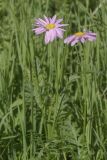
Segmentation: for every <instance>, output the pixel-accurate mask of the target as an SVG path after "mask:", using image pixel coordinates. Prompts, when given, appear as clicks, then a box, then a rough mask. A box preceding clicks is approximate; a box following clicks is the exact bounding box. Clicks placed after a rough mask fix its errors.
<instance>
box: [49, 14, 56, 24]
mask: <svg viewBox="0 0 107 160" xmlns="http://www.w3.org/2000/svg"><path fill="white" fill-rule="evenodd" d="M55 21H56V15H55V16H53V17H52V19H51V22H50V23H55Z"/></svg>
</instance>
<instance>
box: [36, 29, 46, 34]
mask: <svg viewBox="0 0 107 160" xmlns="http://www.w3.org/2000/svg"><path fill="white" fill-rule="evenodd" d="M34 31H35V33H36V34H37V35H38V34H41V33H43V32H46V29H45V28H42V27H39V28H36V29H34Z"/></svg>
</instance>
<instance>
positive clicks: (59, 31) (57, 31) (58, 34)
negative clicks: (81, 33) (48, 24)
mask: <svg viewBox="0 0 107 160" xmlns="http://www.w3.org/2000/svg"><path fill="white" fill-rule="evenodd" d="M56 33H57V36H58V37H59V38H61V39H62V38H63V31H62V30H60V29H56Z"/></svg>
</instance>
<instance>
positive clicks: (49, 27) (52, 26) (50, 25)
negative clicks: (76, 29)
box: [45, 23, 56, 30]
mask: <svg viewBox="0 0 107 160" xmlns="http://www.w3.org/2000/svg"><path fill="white" fill-rule="evenodd" d="M45 27H46V29H48V30H50V29H53V28H55V27H56V26H55V24H53V23H49V24H47V25H46V26H45Z"/></svg>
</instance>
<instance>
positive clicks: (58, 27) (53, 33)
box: [33, 15, 67, 44]
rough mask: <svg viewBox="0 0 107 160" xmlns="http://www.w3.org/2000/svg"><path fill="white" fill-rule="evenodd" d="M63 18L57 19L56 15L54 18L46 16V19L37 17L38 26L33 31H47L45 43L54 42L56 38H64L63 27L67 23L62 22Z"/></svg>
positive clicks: (39, 32) (38, 32)
mask: <svg viewBox="0 0 107 160" xmlns="http://www.w3.org/2000/svg"><path fill="white" fill-rule="evenodd" d="M62 21H63V19H58V20H57V19H56V15H55V16H53V17H52V18H50V17H49V18H48V17H46V16H44V19H41V18H38V19H36V24H35V25H36V28H34V29H33V31H34V32H35V33H36V35H39V34H42V33H44V32H45V44H47V43H49V42H52V41H53V40H54V39H56V38H57V37H58V38H61V39H62V38H63V33H64V31H65V30H64V29H63V28H62V27H64V26H67V24H61V22H62Z"/></svg>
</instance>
